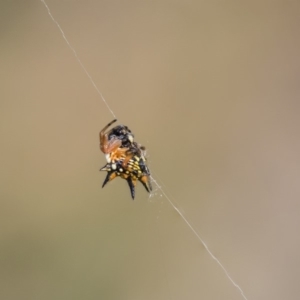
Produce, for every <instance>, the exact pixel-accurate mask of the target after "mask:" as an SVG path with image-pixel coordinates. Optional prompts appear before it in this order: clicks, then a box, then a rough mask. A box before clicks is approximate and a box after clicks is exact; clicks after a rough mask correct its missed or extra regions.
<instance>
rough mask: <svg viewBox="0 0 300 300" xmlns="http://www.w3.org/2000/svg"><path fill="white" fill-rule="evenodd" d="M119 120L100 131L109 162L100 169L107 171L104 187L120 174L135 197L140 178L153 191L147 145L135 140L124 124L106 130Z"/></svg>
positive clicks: (101, 142)
mask: <svg viewBox="0 0 300 300" xmlns="http://www.w3.org/2000/svg"><path fill="white" fill-rule="evenodd" d="M116 121H117V120H116V119H115V120H113V121H111V122H110V123H109V124H107V125H106V126H105V127H104V128H103V129H102V130H101V131H100V133H99V139H100V149H101V151H102V152H103V153H104V154H105V157H106V160H107V164H106V165H105V166H104V167H103V168H101V169H100V171H107V175H106V178H105V180H104V182H103V185H102V187H104V186H105V185H106V183H107V182H109V181H111V180H113V179H114V178H116V177H118V176H120V177H121V178H123V179H125V180H126V181H127V183H128V185H129V188H130V192H131V197H132V199H134V196H135V186H136V183H137V181H138V180H139V181H140V182H141V183H142V184H143V186H144V187H145V189H146V190H147V192H149V193H150V192H151V190H152V186H151V181H150V171H149V169H148V167H147V163H146V158H145V150H146V149H145V147H143V146H141V145H140V144H138V143H137V142H135V141H134V135H133V134H132V133H131V131H130V129H129V128H128V127H127V126H124V125H118V126H116V127H114V128H112V129H111V130H109V131H108V132H106V130H107V129H108V128H109V127H110V126H111V125H112V124H113V123H115V122H116Z"/></svg>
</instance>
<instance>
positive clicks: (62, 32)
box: [41, 0, 116, 119]
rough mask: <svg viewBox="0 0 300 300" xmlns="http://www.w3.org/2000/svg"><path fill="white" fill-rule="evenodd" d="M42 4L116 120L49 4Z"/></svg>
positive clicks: (42, 0)
mask: <svg viewBox="0 0 300 300" xmlns="http://www.w3.org/2000/svg"><path fill="white" fill-rule="evenodd" d="M41 2H42V3H43V4H44V6H45V7H46V9H47V11H48V14H49V16H50V18H51V19H52V21H53V22H54V23H55V25H56V26H57V28H58V29H59V31H60V33H61V35H62V37H63V39H64V40H65V42H66V43H67V45H68V47H69V48H70V49H71V51H72V52H73V54H74V56H75V58H76V60H77V62H78V63H79V65H80V66H81V68H82V69H83V71H84V73H85V74H86V76H87V77H88V78H89V80H90V82H91V83H92V85H93V86H94V88H95V89H96V91H97V93H98V94H99V95H100V97H101V99H102V101H103V102H104V104H105V105H106V107H107V108H108V110H109V111H110V113H111V114H112V115H113V117H114V118H115V119H116V115H115V114H114V112H113V110H112V109H111V108H110V106H109V105H108V103H107V102H106V100H105V98H104V97H103V95H102V93H101V91H100V90H99V88H98V87H97V85H96V83H95V81H94V80H93V78H92V76H91V75H90V73H89V72H88V71H87V69H86V67H85V66H84V64H83V63H82V62H81V60H80V58H79V57H78V55H77V53H76V51H75V49H74V47H73V46H72V45H71V44H70V42H69V40H68V39H67V37H66V35H65V33H64V31H63V30H62V28H61V27H60V25H59V23H58V22H57V21H56V20H55V19H54V17H53V16H52V14H51V11H50V8H49V7H48V5H47V3H46V2H45V1H44V0H41Z"/></svg>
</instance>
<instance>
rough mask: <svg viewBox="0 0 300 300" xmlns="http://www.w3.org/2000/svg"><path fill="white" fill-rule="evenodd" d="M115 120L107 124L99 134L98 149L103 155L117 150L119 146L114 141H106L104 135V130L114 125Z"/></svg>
mask: <svg viewBox="0 0 300 300" xmlns="http://www.w3.org/2000/svg"><path fill="white" fill-rule="evenodd" d="M116 121H117V119H114V120H112V121H111V122H110V123H108V124H107V125H106V126H105V127H104V128H103V129H102V130H101V131H100V132H99V140H100V149H101V151H102V152H103V153H109V152H111V151H109V150H110V149H113V150H115V149H117V148H118V147H119V146H120V145H121V144H122V142H121V144H118V143H116V142H115V141H116V140H111V141H108V138H107V134H106V133H105V131H106V129H108V127H109V126H110V125H112V124H113V123H115V122H116Z"/></svg>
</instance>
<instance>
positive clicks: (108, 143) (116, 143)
mask: <svg viewBox="0 0 300 300" xmlns="http://www.w3.org/2000/svg"><path fill="white" fill-rule="evenodd" d="M121 145H122V141H121V140H119V139H117V138H113V139H111V140H108V139H107V136H106V135H105V136H104V137H103V140H102V142H100V149H101V151H102V152H103V153H105V154H107V153H111V152H113V151H115V150H117V149H118V148H119V147H120V146H121Z"/></svg>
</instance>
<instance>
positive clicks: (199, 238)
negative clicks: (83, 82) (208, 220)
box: [40, 0, 248, 300]
mask: <svg viewBox="0 0 300 300" xmlns="http://www.w3.org/2000/svg"><path fill="white" fill-rule="evenodd" d="M40 1H41V2H42V3H43V4H44V6H45V8H46V9H47V12H48V14H49V16H50V18H51V19H52V21H53V22H54V23H55V25H56V26H57V28H58V29H59V31H60V33H61V35H62V37H63V39H64V41H65V42H66V44H67V45H68V47H69V48H70V50H71V51H72V52H73V54H74V56H75V58H76V60H77V62H78V63H79V64H80V66H81V68H82V69H83V71H84V72H85V74H86V75H87V77H88V78H89V80H90V82H91V83H92V85H93V86H94V88H95V89H96V91H97V92H98V94H99V95H100V97H101V99H102V101H103V102H104V104H105V105H106V107H107V109H108V110H109V111H110V113H111V114H112V116H113V117H114V118H116V115H115V114H114V112H113V110H112V109H111V108H110V106H109V105H108V103H107V102H106V100H105V98H104V97H103V95H102V93H101V91H100V90H99V88H98V87H97V85H96V83H95V82H94V80H93V78H92V76H91V75H90V73H89V72H88V71H87V69H86V67H85V66H84V64H83V63H82V62H81V60H80V58H79V57H78V55H77V53H76V51H75V49H74V47H73V46H72V45H71V44H70V42H69V41H68V39H67V37H66V35H65V33H64V31H63V30H62V28H61V27H60V25H59V23H58V22H57V21H56V20H55V18H54V17H53V15H52V14H51V11H50V9H49V7H48V5H47V4H46V2H45V1H44V0H40ZM151 180H152V181H153V182H154V183H155V184H156V186H157V187H158V189H159V190H160V191H161V193H162V194H163V195H164V196H165V198H166V199H167V200H168V202H169V203H170V205H171V206H172V207H173V208H174V209H175V210H176V211H177V213H178V214H179V215H180V217H181V218H182V220H183V221H184V222H185V223H186V225H187V226H188V227H189V228H190V229H191V231H192V232H193V233H194V235H195V236H196V237H197V239H198V240H199V241H200V242H201V244H202V245H203V247H204V248H205V250H206V251H207V253H208V254H209V256H210V257H211V258H212V259H213V260H214V261H215V262H216V263H217V264H218V265H219V266H220V268H221V269H222V270H223V272H224V273H225V275H226V277H227V278H228V279H229V281H230V282H231V284H232V285H233V286H234V287H235V288H237V289H238V290H239V292H240V293H241V295H242V297H243V298H244V299H245V300H248V298H247V297H246V296H245V294H244V292H243V290H242V288H241V287H240V286H239V285H238V284H237V283H236V282H235V281H234V280H233V279H232V277H231V276H230V275H229V272H228V271H227V270H226V268H225V267H224V266H223V264H222V263H221V262H220V261H219V260H218V258H217V257H216V256H215V255H214V254H213V253H212V252H211V251H210V250H209V248H208V246H207V245H206V243H205V242H204V241H203V239H202V238H201V236H200V235H199V234H198V232H197V231H196V230H195V229H194V227H193V226H192V225H191V223H190V222H189V221H188V219H187V218H186V217H185V216H184V214H183V213H182V212H181V211H180V210H179V209H178V208H177V207H176V205H175V204H174V203H173V202H172V201H171V199H170V198H169V196H168V195H167V194H166V193H165V191H164V190H163V189H162V187H161V186H160V185H159V184H158V183H157V181H156V180H155V179H154V178H153V177H152V176H151Z"/></svg>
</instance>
